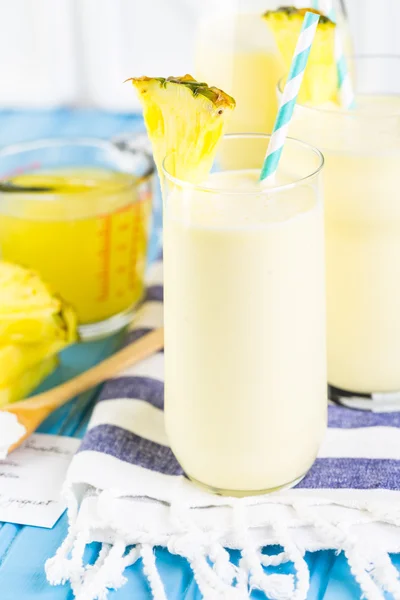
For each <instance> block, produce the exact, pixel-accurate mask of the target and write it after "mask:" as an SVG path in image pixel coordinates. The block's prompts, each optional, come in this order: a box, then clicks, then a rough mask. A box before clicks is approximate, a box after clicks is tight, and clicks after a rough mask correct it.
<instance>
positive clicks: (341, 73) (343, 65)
mask: <svg viewBox="0 0 400 600" xmlns="http://www.w3.org/2000/svg"><path fill="white" fill-rule="evenodd" d="M313 8H315V9H316V10H319V11H321V12H323V13H324V14H325V15H327V17H328V18H329V19H330V20H331V21H333V22H334V23H336V35H335V61H336V68H337V74H338V87H339V96H340V103H341V105H342V106H343V108H346V109H349V108H354V107H355V98H354V89H353V83H352V81H351V75H350V71H349V67H348V64H347V60H346V56H345V52H344V48H343V39H342V32H341V31H340V28H339V27H338V26H337V18H336V11H335V8H334V6H333V2H332V0H313Z"/></svg>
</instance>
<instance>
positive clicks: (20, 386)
mask: <svg viewBox="0 0 400 600" xmlns="http://www.w3.org/2000/svg"><path fill="white" fill-rule="evenodd" d="M57 365H58V358H57V356H50V357H48V358H45V359H44V360H42V362H40V363H39V364H37V365H35V366H34V367H31V368H30V369H27V370H26V371H24V372H23V373H22V374H21V375H20V376H19V377H18V378H17V380H16V381H14V382H12V383H10V384H9V385H6V386H2V385H0V406H4V405H5V404H9V403H11V402H17V401H18V400H21V399H22V398H25V397H26V396H28V395H29V394H30V393H31V391H32V390H34V389H35V388H36V387H37V386H38V385H39V384H40V383H41V382H42V381H43V379H45V378H46V377H47V376H48V375H50V373H52V371H54V369H55V368H56V367H57Z"/></svg>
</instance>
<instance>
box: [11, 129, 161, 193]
mask: <svg viewBox="0 0 400 600" xmlns="http://www.w3.org/2000/svg"><path fill="white" fill-rule="evenodd" d="M134 135H135V134H134ZM63 146H64V147H65V146H78V147H79V146H80V147H85V146H86V147H92V148H98V149H102V150H104V151H106V152H111V153H112V154H118V155H120V156H122V155H125V154H132V153H138V154H140V155H141V156H143V158H145V160H146V162H147V166H146V168H145V170H144V173H143V175H140V176H137V181H135V182H134V185H133V187H136V186H137V185H139V184H141V183H143V182H145V181H147V180H149V179H150V178H151V177H152V176H153V175H154V173H155V164H154V161H153V159H152V157H151V155H150V154H149V153H148V152H146V150H145V149H143V148H139V147H138V148H137V149H136V150H134V151H133V150H122V149H121V148H119V147H118V146H117V145H115V144H113V143H112V142H111V141H109V140H102V139H101V138H94V137H65V138H61V137H59V138H56V137H54V138H40V139H37V140H30V141H25V142H17V143H14V144H8V145H6V146H3V147H2V148H0V161H1V160H2V159H3V158H7V157H10V156H17V155H18V154H23V153H24V152H29V151H34V150H44V149H46V148H57V147H58V148H60V147H63ZM121 173H127V174H129V175H132V173H130V172H129V171H121ZM4 179H7V178H3V177H0V181H1V180H4ZM129 187H131V184H127V185H121V188H118V189H124V188H129ZM1 193H2V194H6V193H7V192H1ZM27 193H29V192H27ZM85 193H89V194H90V193H91V190H88V191H87V192H83V194H85ZM38 195H41V194H40V193H38ZM63 195H68V193H65V192H64V193H57V192H55V193H54V194H52V193H46V196H47V197H49V196H63Z"/></svg>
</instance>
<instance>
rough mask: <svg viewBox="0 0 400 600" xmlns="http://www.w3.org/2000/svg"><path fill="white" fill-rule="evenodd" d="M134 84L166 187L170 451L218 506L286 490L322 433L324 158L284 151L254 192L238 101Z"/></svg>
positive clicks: (256, 168)
mask: <svg viewBox="0 0 400 600" xmlns="http://www.w3.org/2000/svg"><path fill="white" fill-rule="evenodd" d="M264 26H265V25H264ZM214 83H218V82H215V80H214ZM133 84H134V86H135V87H136V89H137V91H138V93H139V98H140V100H141V102H142V104H143V108H144V117H145V122H146V126H147V130H148V133H149V136H150V139H151V141H152V144H153V151H154V155H155V158H156V162H157V164H158V168H159V172H160V175H161V179H162V187H163V200H164V233H163V238H164V240H163V241H164V339H165V354H164V356H165V359H164V360H165V423H166V430H167V434H168V437H169V443H170V446H171V448H172V450H173V452H174V453H175V455H176V457H177V459H178V460H179V462H180V463H181V465H182V467H183V469H184V470H185V472H186V473H187V475H188V476H189V477H190V478H191V479H192V480H193V481H195V482H196V483H198V484H199V485H202V486H204V487H206V488H207V489H208V490H211V491H213V492H217V493H220V494H229V495H235V496H243V495H249V494H257V493H264V492H266V491H271V490H274V489H277V488H281V487H285V486H291V485H294V484H295V483H296V482H297V481H298V480H299V479H301V478H302V477H303V476H304V474H305V473H306V472H307V470H308V469H309V468H310V466H311V464H312V463H313V461H314V458H315V456H316V453H317V450H318V447H319V444H320V442H321V439H322V437H323V434H324V430H325V426H326V405H327V402H326V373H325V346H324V344H325V324H324V304H325V302H324V261H323V212H322V198H321V195H320V187H319V180H320V173H321V168H322V162H323V161H322V157H321V154H320V153H319V152H318V151H317V150H315V149H314V148H312V147H310V146H307V145H305V144H303V143H301V142H297V141H294V140H288V141H287V143H286V145H285V151H284V153H283V155H282V163H281V165H280V170H279V174H278V176H277V178H276V181H275V183H274V186H273V187H268V186H267V187H265V186H260V184H259V181H258V177H259V174H260V168H261V165H262V163H263V159H264V156H265V151H266V148H267V145H268V141H269V138H268V136H266V135H263V134H243V135H231V136H229V135H228V136H225V137H222V134H223V130H224V128H225V125H228V126H229V122H230V120H231V119H232V118H234V114H235V110H236V109H235V102H234V100H233V98H231V97H230V96H229V95H228V94H226V93H225V92H223V91H221V90H219V89H217V88H209V87H208V86H207V85H206V84H205V83H199V82H196V81H194V80H193V79H192V78H191V77H189V76H185V77H183V78H176V77H174V78H168V79H164V78H148V77H141V78H138V79H134V80H133ZM249 150H251V153H252V155H253V156H252V161H253V165H252V168H249V166H248V165H249V162H248V160H247V157H248V154H249ZM227 157H229V161H228V160H227ZM233 159H235V160H233ZM228 163H229V164H228ZM210 169H211V174H210V173H209V172H210ZM286 184H287V185H286ZM305 340H306V343H305ZM277 453H278V454H279V456H280V460H279V461H276V459H275V456H276V454H277ZM269 457H271V460H269Z"/></svg>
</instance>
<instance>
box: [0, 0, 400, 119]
mask: <svg viewBox="0 0 400 600" xmlns="http://www.w3.org/2000/svg"><path fill="white" fill-rule="evenodd" d="M207 1H208V2H210V1H211V2H212V1H214V2H221V0H0V107H49V106H97V107H101V108H105V109H109V110H119V111H132V110H136V109H137V108H138V106H137V104H136V102H137V100H136V99H135V96H134V94H132V92H131V89H130V88H129V86H127V85H126V86H123V85H122V82H123V81H124V80H125V79H126V78H128V77H130V76H134V75H143V74H150V75H171V74H183V73H185V72H190V71H191V66H192V47H193V38H194V35H195V30H196V22H197V19H198V13H199V10H200V9H199V7H200V6H202V7H204V5H205V3H206V2H207ZM224 1H229V0H224ZM242 1H243V2H245V1H246V0H242ZM291 3H292V2H287V4H291ZM282 4H284V2H282ZM347 7H348V11H349V16H350V26H351V29H352V32H353V36H354V43H355V51H356V53H361V54H371V53H373V54H375V53H378V54H387V53H396V54H400V29H399V27H400V26H399V24H400V0H347ZM396 75H397V77H399V76H400V74H394V76H396Z"/></svg>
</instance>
